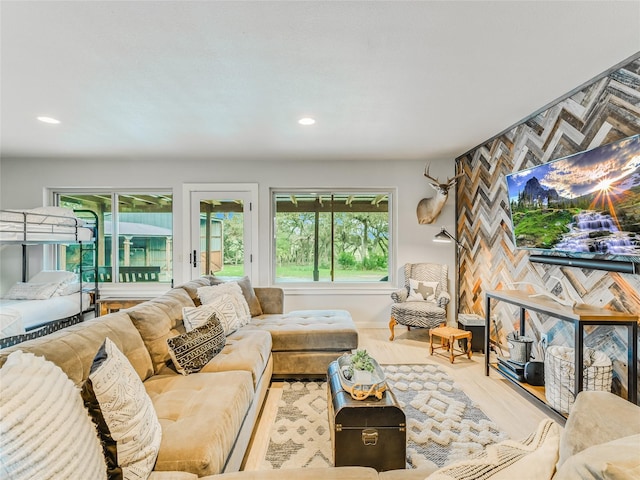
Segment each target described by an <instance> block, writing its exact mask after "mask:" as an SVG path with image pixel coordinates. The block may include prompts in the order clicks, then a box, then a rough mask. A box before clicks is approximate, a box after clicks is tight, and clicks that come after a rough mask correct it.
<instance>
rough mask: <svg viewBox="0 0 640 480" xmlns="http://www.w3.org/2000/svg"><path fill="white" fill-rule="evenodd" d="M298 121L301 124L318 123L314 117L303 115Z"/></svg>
mask: <svg viewBox="0 0 640 480" xmlns="http://www.w3.org/2000/svg"><path fill="white" fill-rule="evenodd" d="M298 123H299V124H300V125H313V124H314V123H316V121H315V119H314V118H311V117H303V118H301V119H300V120H298Z"/></svg>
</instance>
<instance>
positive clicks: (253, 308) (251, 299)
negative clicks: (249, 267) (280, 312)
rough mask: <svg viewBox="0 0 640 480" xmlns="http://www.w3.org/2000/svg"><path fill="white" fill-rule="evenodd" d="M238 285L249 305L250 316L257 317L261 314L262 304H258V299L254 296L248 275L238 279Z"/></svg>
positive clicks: (254, 292)
mask: <svg viewBox="0 0 640 480" xmlns="http://www.w3.org/2000/svg"><path fill="white" fill-rule="evenodd" d="M238 285H240V288H241V289H242V294H243V295H244V299H245V300H246V301H247V305H249V311H250V312H251V316H252V317H257V316H259V315H262V305H260V300H258V297H257V296H256V291H255V290H254V289H253V286H252V285H251V280H250V279H249V277H246V276H245V277H242V278H241V279H240V280H238Z"/></svg>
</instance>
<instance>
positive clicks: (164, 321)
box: [124, 288, 194, 373]
mask: <svg viewBox="0 0 640 480" xmlns="http://www.w3.org/2000/svg"><path fill="white" fill-rule="evenodd" d="M193 306H194V304H193V301H192V300H191V297H189V294H188V293H187V292H186V290H184V289H182V288H174V289H171V290H169V291H168V292H167V293H165V294H163V295H161V296H159V297H156V298H154V299H152V300H149V301H148V302H144V303H141V304H139V305H136V306H135V307H132V308H129V309H127V310H124V312H126V313H127V314H128V315H129V317H131V320H132V321H133V324H134V325H135V327H136V328H137V329H138V331H139V332H140V336H141V337H142V340H143V341H144V344H145V345H146V347H147V349H148V350H149V354H150V355H151V361H152V363H153V370H154V372H155V373H159V372H160V371H161V370H162V368H163V367H164V366H165V365H166V364H167V362H169V361H170V360H171V356H170V355H169V346H168V345H167V339H168V338H171V337H175V336H177V335H180V334H182V333H185V329H184V324H183V323H182V308H183V307H193Z"/></svg>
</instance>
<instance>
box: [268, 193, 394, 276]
mask: <svg viewBox="0 0 640 480" xmlns="http://www.w3.org/2000/svg"><path fill="white" fill-rule="evenodd" d="M390 196H391V194H390V192H335V191H327V192H314V193H306V192H295V191H287V192H274V193H273V202H274V212H275V214H274V216H275V222H274V224H275V227H274V228H275V281H276V282H311V281H313V282H379V281H386V280H387V279H388V276H389V264H390V261H389V254H390V253H389V252H390V249H389V241H390V237H389V225H390V213H389V212H390V210H389V203H390V202H389V198H390Z"/></svg>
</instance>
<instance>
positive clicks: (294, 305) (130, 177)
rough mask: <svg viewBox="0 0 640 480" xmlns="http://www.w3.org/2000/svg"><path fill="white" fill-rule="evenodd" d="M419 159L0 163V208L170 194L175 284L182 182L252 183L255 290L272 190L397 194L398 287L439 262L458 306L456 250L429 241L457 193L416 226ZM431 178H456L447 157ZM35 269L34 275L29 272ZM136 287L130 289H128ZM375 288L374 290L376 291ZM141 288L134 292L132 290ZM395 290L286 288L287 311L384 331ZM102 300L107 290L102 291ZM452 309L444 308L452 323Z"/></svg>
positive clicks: (423, 192)
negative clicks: (335, 311)
mask: <svg viewBox="0 0 640 480" xmlns="http://www.w3.org/2000/svg"><path fill="white" fill-rule="evenodd" d="M423 169H424V162H423V161H421V160H420V161H388V162H383V161H374V162H365V161H347V160H345V161H322V160H319V161H317V162H300V163H298V162H290V161H282V162H279V161H260V160H251V161H249V160H247V161H214V160H211V161H208V160H199V159H198V160H182V159H176V160H166V159H163V160H157V161H156V160H154V161H151V160H130V159H110V158H101V159H92V160H69V159H61V160H60V159H6V158H5V159H2V160H0V186H1V194H0V207H1V208H3V209H4V208H33V207H36V206H40V205H42V204H43V199H44V192H45V189H46V188H48V187H49V188H50V187H57V188H60V187H72V188H83V187H86V188H88V187H105V188H122V187H127V188H149V187H153V188H159V189H164V188H166V189H170V190H172V191H173V194H174V213H175V217H174V228H175V229H176V231H175V232H174V233H175V235H174V281H175V283H176V284H179V283H181V282H183V281H185V280H187V279H185V278H181V277H183V273H182V272H183V270H184V269H183V262H184V261H185V258H186V261H188V250H189V248H188V245H183V240H182V229H183V228H188V225H189V224H188V220H189V219H184V218H182V217H183V215H182V211H183V202H184V201H185V200H186V201H188V199H183V198H182V191H183V184H185V183H257V184H258V186H259V201H258V213H259V242H258V243H259V245H258V251H257V252H254V253H257V256H258V262H259V278H257V279H255V278H254V279H252V281H253V283H254V285H261V286H266V285H269V284H270V278H269V277H270V274H269V257H270V252H271V245H270V239H269V225H270V198H269V189H270V188H273V187H278V188H288V187H311V188H313V187H316V188H320V187H369V188H376V187H386V188H397V199H396V202H397V212H398V217H397V226H396V232H397V237H396V241H397V258H396V283H397V284H398V285H400V283H401V282H402V265H403V264H404V263H406V262H412V263H413V262H422V261H427V262H439V263H446V264H448V265H449V274H450V281H449V289H450V291H451V293H452V298H453V299H454V303H455V298H456V294H455V287H456V285H455V265H454V264H455V251H454V250H455V249H454V246H453V245H452V244H438V243H433V242H432V238H433V236H434V235H435V234H436V233H438V232H439V231H440V228H441V226H445V227H447V229H448V230H449V231H450V232H452V233H454V232H455V218H454V217H455V208H454V195H453V190H452V194H451V195H450V197H449V200H448V202H447V204H446V205H445V208H444V209H443V211H442V214H441V215H440V217H439V218H438V219H437V220H436V223H434V224H433V225H418V222H417V219H416V213H415V208H416V205H417V203H418V201H419V200H420V199H421V198H423V197H427V196H432V195H433V193H434V191H433V189H432V188H431V187H430V186H428V184H427V181H426V179H425V178H424V177H423V175H422V173H423ZM430 174H431V175H433V176H436V177H438V178H440V179H441V180H442V179H444V178H445V177H451V176H453V174H454V162H453V160H452V159H446V160H443V161H441V162H437V163H433V164H432V165H431V167H430ZM1 248H2V251H1V252H0V262H1V263H0V287H1V288H2V291H3V292H4V291H6V289H7V288H8V287H9V286H10V285H12V284H13V282H15V281H17V280H19V275H20V274H19V267H20V262H19V259H17V258H16V256H17V255H18V256H19V253H20V250H19V248H16V247H9V246H4V247H1ZM34 271H37V270H33V269H32V273H33V272H34ZM132 287H133V286H132ZM376 287H377V286H376ZM135 288H139V287H135ZM392 290H393V289H392V288H377V289H376V288H375V287H374V289H373V290H369V289H367V290H362V289H346V290H345V289H338V288H323V287H320V286H318V287H315V288H313V289H308V288H307V289H302V290H299V289H295V288H286V289H285V291H286V295H285V298H286V304H285V308H286V309H287V310H294V309H295V310H297V309H307V308H344V309H347V310H349V311H351V313H352V315H353V317H354V320H355V321H356V322H357V323H358V324H359V325H361V326H380V327H383V326H386V325H387V323H388V320H389V307H390V305H391V299H390V296H389V294H390V292H391V291H392ZM103 296H104V291H103ZM454 310H455V305H452V306H451V308H449V318H450V320H451V319H452V318H453V316H452V313H453V311H454Z"/></svg>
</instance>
